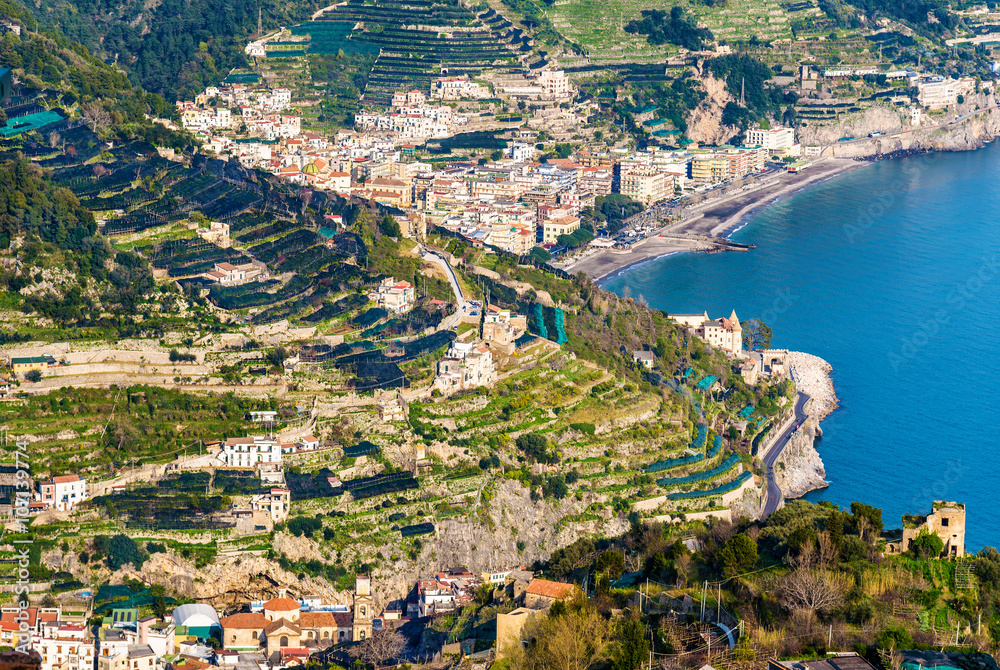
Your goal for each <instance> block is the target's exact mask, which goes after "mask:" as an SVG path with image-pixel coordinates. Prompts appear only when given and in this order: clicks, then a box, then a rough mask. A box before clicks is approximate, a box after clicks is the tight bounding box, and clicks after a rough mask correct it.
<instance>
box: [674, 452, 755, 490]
mask: <svg viewBox="0 0 1000 670" xmlns="http://www.w3.org/2000/svg"><path fill="white" fill-rule="evenodd" d="M739 462H740V457H739V456H737V455H736V454H730V455H729V458H727V459H726V460H724V461H722V462H721V463H719V464H718V465H716V466H715V467H714V468H712V469H711V470H703V471H702V472H695V473H694V474H690V475H687V476H686V477H662V478H660V479H657V480H656V483H657V484H659V485H660V486H678V485H680V484H690V483H691V482H703V481H705V480H708V479H715V478H716V477H718V476H719V475H721V474H722V473H724V472H728V471H729V470H731V469H733V468H734V467H736V464H737V463H739Z"/></svg>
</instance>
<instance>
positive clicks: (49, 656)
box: [32, 624, 95, 670]
mask: <svg viewBox="0 0 1000 670" xmlns="http://www.w3.org/2000/svg"><path fill="white" fill-rule="evenodd" d="M32 641H33V645H34V648H35V651H37V652H38V653H39V654H40V655H41V657H42V667H41V670H94V657H95V651H94V640H93V638H92V637H91V636H90V632H89V631H88V630H87V628H86V627H85V626H78V625H71V624H63V625H61V626H59V627H58V628H49V629H47V630H46V632H45V633H44V634H42V635H35V636H33V640H32Z"/></svg>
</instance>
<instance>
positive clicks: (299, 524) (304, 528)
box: [288, 516, 323, 537]
mask: <svg viewBox="0 0 1000 670" xmlns="http://www.w3.org/2000/svg"><path fill="white" fill-rule="evenodd" d="M321 528H323V522H322V521H320V520H319V519H316V518H314V517H309V516H297V517H295V518H294V519H289V520H288V532H290V533H291V534H292V535H294V536H295V537H301V536H302V535H305V536H306V537H312V536H313V533H315V532H316V531H318V530H320V529H321Z"/></svg>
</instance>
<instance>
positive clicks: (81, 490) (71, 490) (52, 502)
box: [38, 475, 87, 511]
mask: <svg viewBox="0 0 1000 670" xmlns="http://www.w3.org/2000/svg"><path fill="white" fill-rule="evenodd" d="M38 499H39V500H41V501H42V504H43V505H45V506H46V507H55V508H56V509H57V510H59V511H67V510H71V509H73V508H74V507H76V506H77V505H78V504H80V503H81V502H83V501H84V500H86V499H87V480H86V479H82V478H81V477H80V476H79V475H63V476H60V477H53V478H52V479H50V480H48V481H45V482H39V484H38Z"/></svg>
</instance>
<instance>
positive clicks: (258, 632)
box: [221, 575, 375, 663]
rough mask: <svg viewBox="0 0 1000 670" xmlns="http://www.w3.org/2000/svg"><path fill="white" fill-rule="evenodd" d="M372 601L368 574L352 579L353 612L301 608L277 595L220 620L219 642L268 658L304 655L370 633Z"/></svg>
mask: <svg viewBox="0 0 1000 670" xmlns="http://www.w3.org/2000/svg"><path fill="white" fill-rule="evenodd" d="M374 608H375V603H374V599H373V598H372V590H371V578H370V577H369V576H368V575H358V576H357V578H356V579H355V582H354V607H353V612H332V611H310V610H308V609H307V610H306V611H304V612H303V611H302V605H301V604H300V603H299V602H298V601H296V600H292V599H291V598H288V597H287V596H285V595H283V594H282V595H281V596H279V597H277V598H273V599H271V600H268V601H267V602H265V603H264V605H263V611H261V612H240V613H237V614H232V615H230V616H227V617H225V618H224V619H223V620H222V621H221V624H222V645H223V647H224V648H225V649H229V650H234V651H261V652H263V653H264V655H265V656H266V658H267V659H268V660H269V661H272V662H275V663H281V662H283V661H284V660H285V659H286V658H288V657H293V656H297V657H302V656H307V655H309V654H311V653H313V652H315V651H318V650H320V649H325V648H327V647H329V646H331V645H334V644H339V643H341V642H348V641H355V642H357V641H361V640H364V639H366V638H368V637H371V635H372V622H373V619H374Z"/></svg>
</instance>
